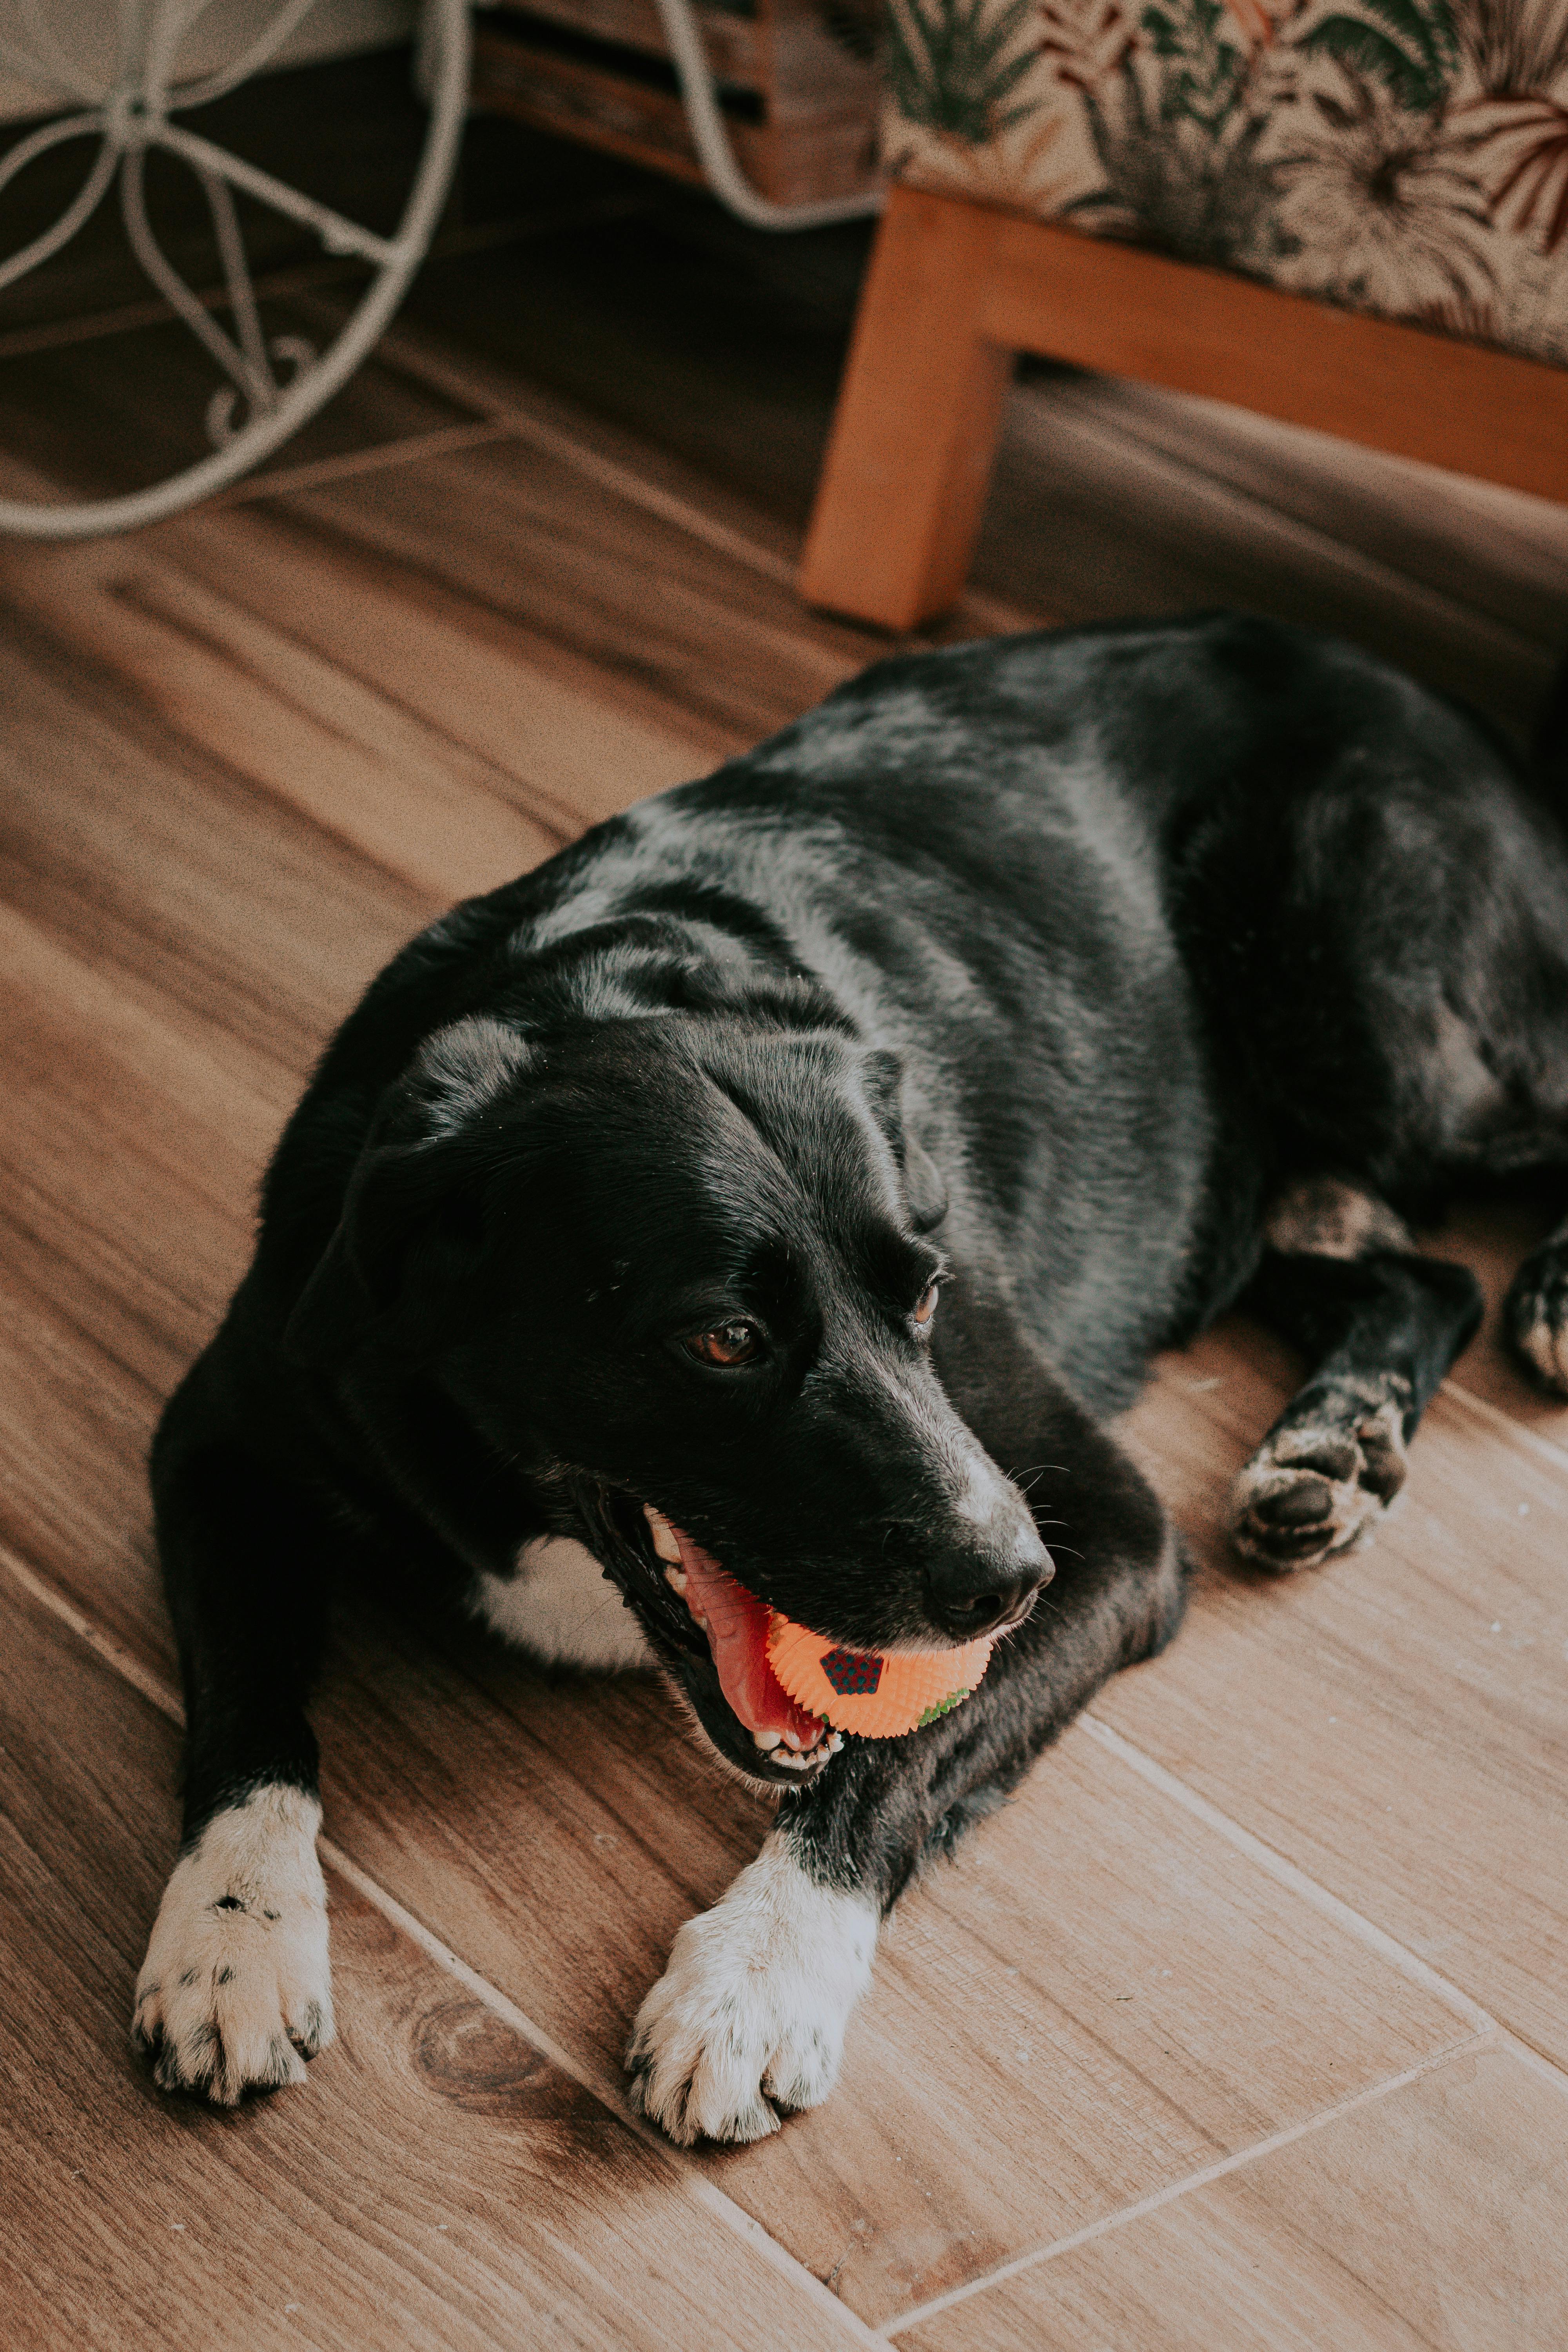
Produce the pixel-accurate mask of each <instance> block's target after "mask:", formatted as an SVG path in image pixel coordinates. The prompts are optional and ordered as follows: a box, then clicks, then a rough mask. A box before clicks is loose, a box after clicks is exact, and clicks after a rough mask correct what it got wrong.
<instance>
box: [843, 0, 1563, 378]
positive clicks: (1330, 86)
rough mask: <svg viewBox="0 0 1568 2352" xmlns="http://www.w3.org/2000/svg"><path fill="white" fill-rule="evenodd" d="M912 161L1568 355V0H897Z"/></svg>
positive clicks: (891, 53)
mask: <svg viewBox="0 0 1568 2352" xmlns="http://www.w3.org/2000/svg"><path fill="white" fill-rule="evenodd" d="M886 8H887V38H886V43H885V50H884V54H885V58H886V69H887V82H888V91H889V103H888V115H887V121H886V124H885V130H884V148H885V152H886V155H887V159H888V162H889V166H890V168H891V169H892V170H893V172H894V173H896V174H897V175H898V176H900V178H903V179H906V180H909V181H910V182H912V183H914V184H917V185H921V186H925V187H933V188H938V189H945V190H948V191H951V192H954V193H959V194H966V195H973V196H978V197H981V198H983V199H984V200H986V201H989V202H993V203H997V204H1004V205H1012V206H1014V207H1019V208H1023V209H1026V210H1028V211H1031V212H1037V213H1041V214H1045V215H1051V216H1055V217H1058V218H1060V219H1063V220H1067V221H1069V222H1072V223H1074V224H1076V225H1077V226H1079V227H1082V228H1087V229H1093V230H1097V231H1099V232H1100V233H1101V234H1103V235H1105V236H1116V237H1121V238H1125V239H1128V240H1130V241H1131V242H1133V243H1136V244H1140V245H1147V246H1152V247H1155V248H1157V249H1158V250H1159V251H1161V252H1164V253H1172V254H1175V255H1178V256H1179V257H1181V258H1183V259H1184V260H1188V261H1198V262H1206V263H1209V264H1212V265H1214V266H1215V267H1218V268H1227V269H1235V270H1240V271H1242V272H1244V273H1245V274H1247V276H1249V277H1255V278H1267V279H1269V280H1270V281H1272V283H1274V284H1275V285H1277V286H1282V287H1285V288H1287V289H1289V290H1290V291H1291V292H1293V293H1299V294H1310V295H1316V296H1319V297H1321V298H1322V299H1326V300H1328V301H1331V302H1339V303H1342V304H1344V305H1345V306H1347V307H1348V308H1350V309H1352V310H1373V311H1376V312H1378V313H1380V314H1381V315H1383V316H1384V317H1386V318H1394V319H1405V320H1414V321H1415V322H1417V323H1419V324H1421V325H1424V326H1429V327H1436V328H1441V329H1445V330H1447V331H1448V332H1449V333H1452V334H1458V335H1463V336H1467V337H1469V338H1471V339H1473V340H1475V341H1481V342H1488V343H1493V344H1497V345H1500V346H1501V347H1502V348H1504V349H1507V350H1512V351H1518V352H1525V353H1528V354H1529V355H1530V356H1531V357H1533V358H1537V359H1544V360H1551V361H1554V362H1557V363H1558V364H1559V365H1563V366H1568V0H1146V5H1139V0H886Z"/></svg>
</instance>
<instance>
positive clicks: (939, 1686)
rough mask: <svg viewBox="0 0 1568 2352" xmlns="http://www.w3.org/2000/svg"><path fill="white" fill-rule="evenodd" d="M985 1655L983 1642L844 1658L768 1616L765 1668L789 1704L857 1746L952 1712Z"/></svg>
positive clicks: (848, 1653)
mask: <svg viewBox="0 0 1568 2352" xmlns="http://www.w3.org/2000/svg"><path fill="white" fill-rule="evenodd" d="M991 1649H992V1643H991V1641H990V1639H989V1638H986V1639H984V1640H982V1641H978V1642H966V1643H964V1644H963V1647H962V1648H961V1649H956V1650H893V1651H889V1653H887V1654H885V1655H878V1654H876V1653H874V1652H871V1653H863V1652H861V1651H858V1650H845V1649H840V1648H838V1647H837V1645H836V1644H835V1643H832V1642H828V1641H825V1640H824V1639H823V1636H822V1635H821V1634H820V1633H807V1631H806V1629H805V1626H804V1625H796V1624H795V1623H794V1622H792V1621H791V1620H790V1619H789V1618H788V1617H781V1616H780V1615H779V1613H778V1612H777V1610H776V1609H775V1610H774V1612H773V1622H772V1624H771V1625H770V1626H769V1628H768V1662H769V1664H771V1665H772V1667H773V1672H774V1674H775V1675H777V1676H778V1678H779V1680H780V1682H781V1683H783V1685H784V1688H785V1690H786V1691H788V1693H789V1695H790V1696H791V1698H793V1699H794V1700H795V1704H796V1705H797V1706H804V1707H805V1709H806V1711H807V1713H808V1714H811V1715H820V1716H824V1717H826V1719H827V1721H828V1722H829V1723H831V1724H832V1725H833V1727H834V1728H835V1730H837V1731H853V1732H857V1733H858V1735H859V1737H860V1738H862V1739H898V1738H900V1737H901V1736H902V1734H903V1733H904V1732H906V1731H916V1730H918V1729H919V1728H920V1727H921V1724H925V1723H931V1722H934V1721H935V1719H936V1717H938V1716H939V1715H945V1714H946V1713H947V1712H948V1710H949V1708H950V1707H954V1706H958V1705H959V1704H960V1702H961V1701H962V1700H963V1699H966V1698H968V1697H969V1696H970V1695H971V1693H972V1692H973V1689H974V1686H975V1685H976V1684H977V1683H978V1682H979V1680H980V1677H981V1675H983V1674H984V1672H985V1669H986V1667H987V1666H988V1665H989V1664H990V1663H991Z"/></svg>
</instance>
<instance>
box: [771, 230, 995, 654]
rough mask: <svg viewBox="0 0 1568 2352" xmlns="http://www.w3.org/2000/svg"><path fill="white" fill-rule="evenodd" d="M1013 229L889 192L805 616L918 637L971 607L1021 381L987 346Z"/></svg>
mask: <svg viewBox="0 0 1568 2352" xmlns="http://www.w3.org/2000/svg"><path fill="white" fill-rule="evenodd" d="M1006 225H1007V216H1006V215H1005V214H1002V213H997V212H988V211H985V210H983V209H982V208H981V207H979V206H978V205H969V204H962V203H954V202H952V201H950V200H949V199H948V198H946V197H944V196H932V195H926V194H921V193H919V192H918V191H916V190H914V189H911V188H895V189H894V190H893V191H892V194H891V195H890V197H889V203H888V209H887V212H886V213H885V214H884V215H883V218H882V225H881V227H880V228H879V231H878V236H877V244H876V248H875V251H874V252H873V255H872V257H871V267H870V269H869V271H868V275H867V278H866V284H865V288H864V289H863V291H862V293H861V297H860V308H859V312H858V316H857V319H856V321H855V334H854V339H853V341H852V342H851V344H850V350H849V364H848V367H847V371H846V373H845V378H844V384H843V389H842V390H841V392H840V393H839V395H838V408H837V415H835V417H834V420H833V431H832V435H831V436H830V438H829V441H828V445H827V457H826V464H825V466H824V467H823V474H822V481H821V484H820V487H819V488H818V490H817V494H816V509H815V511H814V513H813V515H812V520H811V529H810V530H809V532H808V533H807V536H806V542H805V556H804V558H803V561H802V564H801V574H800V586H801V593H802V594H803V595H804V596H805V600H806V602H807V604H820V605H823V606H826V609H827V610H828V611H830V612H834V613H846V614H852V615H853V616H854V617H855V618H856V619H858V620H863V621H877V622H879V623H880V624H881V625H883V627H885V628H889V629H910V628H914V627H916V626H917V625H919V624H920V623H921V621H927V620H931V618H932V617H933V616H934V615H935V614H938V613H942V612H945V611H946V609H947V607H948V606H949V605H950V604H952V603H954V602H955V600H956V599H957V597H958V596H959V594H960V593H961V592H962V590H963V583H964V579H965V576H966V575H967V573H968V570H969V560H970V556H971V554H972V553H973V547H974V540H975V534H976V533H977V531H978V530H979V528H980V518H981V513H982V510H983V509H984V504H985V492H986V488H987V485H988V483H989V481H990V477H991V462H992V458H993V457H994V453H995V447H996V436H997V432H998V429H999V427H1000V425H1001V422H1002V403H1003V399H1004V397H1005V393H1006V390H1007V385H1008V382H1009V379H1010V377H1011V374H1012V366H1013V358H1012V353H1011V352H1009V351H1006V350H1005V349H1004V348H1002V347H1001V346H1000V345H998V344H996V343H993V342H988V341H986V340H985V338H984V335H983V334H982V332H981V331H980V322H981V319H982V316H983V314H984V306H985V302H986V299H987V294H988V291H989V287H988V279H989V275H990V269H991V264H992V258H993V255H994V251H995V247H996V245H997V242H998V238H999V236H1000V235H1001V233H1002V231H1003V230H1004V229H1005V226H1006Z"/></svg>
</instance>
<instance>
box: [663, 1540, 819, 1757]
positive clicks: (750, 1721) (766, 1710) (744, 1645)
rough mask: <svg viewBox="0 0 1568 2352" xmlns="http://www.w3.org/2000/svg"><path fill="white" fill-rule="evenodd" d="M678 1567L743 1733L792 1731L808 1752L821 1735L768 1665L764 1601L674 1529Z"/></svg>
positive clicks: (813, 1718) (813, 1719) (689, 1603)
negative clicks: (728, 1574) (683, 1572)
mask: <svg viewBox="0 0 1568 2352" xmlns="http://www.w3.org/2000/svg"><path fill="white" fill-rule="evenodd" d="M675 1535H676V1539H677V1541H678V1542H679V1546H680V1565H681V1567H682V1568H683V1569H684V1570H686V1605H687V1607H688V1608H689V1610H690V1612H691V1613H692V1615H693V1616H694V1617H695V1618H696V1619H697V1620H698V1621H699V1622H700V1624H701V1625H702V1627H703V1629H704V1631H705V1632H706V1633H707V1635H708V1646H709V1648H710V1650H711V1651H712V1653H713V1664H715V1665H716V1666H717V1667H718V1669H719V1680H720V1682H721V1684H722V1685H723V1690H724V1696H725V1698H726V1699H727V1700H728V1701H729V1703H730V1706H731V1707H732V1708H733V1710H734V1712H735V1714H736V1715H738V1716H739V1717H740V1718H741V1721H742V1723H743V1724H744V1725H745V1727H746V1728H747V1730H748V1731H776V1732H778V1733H779V1734H780V1735H781V1736H782V1737H784V1738H787V1737H788V1735H789V1734H790V1733H791V1732H792V1731H793V1732H794V1733H795V1736H796V1738H798V1739H799V1741H800V1744H801V1746H802V1747H803V1748H814V1747H815V1746H816V1742H817V1740H818V1738H820V1737H821V1733H822V1724H821V1722H820V1720H819V1718H818V1717H816V1716H815V1715H807V1713H806V1711H805V1708H804V1707H803V1706H796V1705H795V1701H794V1699H793V1698H791V1696H790V1695H789V1693H788V1692H787V1691H786V1690H785V1688H784V1685H783V1683H781V1682H780V1680H779V1678H778V1676H777V1675H775V1674H774V1672H773V1667H772V1665H771V1664H770V1663H769V1660H768V1621H769V1619H770V1617H771V1615H772V1613H773V1612H772V1611H771V1610H770V1609H769V1608H768V1606H767V1604H766V1602H765V1601H759V1600H758V1599H757V1598H756V1595H755V1594H754V1593H751V1592H748V1591H746V1588H745V1586H744V1585H743V1584H737V1583H736V1581H735V1580H734V1578H733V1577H732V1576H726V1574H725V1573H724V1570H722V1569H721V1567H720V1565H719V1563H718V1561H717V1560H716V1559H710V1558H709V1556H708V1554H707V1553H706V1552H705V1551H702V1550H700V1549H699V1547H698V1546H697V1545H696V1544H694V1543H693V1542H692V1540H691V1538H690V1537H689V1536H687V1535H682V1533H681V1531H680V1529H679V1528H676V1530H675Z"/></svg>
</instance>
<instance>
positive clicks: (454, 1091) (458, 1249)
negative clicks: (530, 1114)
mask: <svg viewBox="0 0 1568 2352" xmlns="http://www.w3.org/2000/svg"><path fill="white" fill-rule="evenodd" d="M530 1058H531V1055H530V1048H529V1046H528V1045H527V1043H526V1041H525V1040H524V1039H523V1038H521V1037H520V1036H519V1035H518V1034H516V1032H515V1031H514V1030H511V1029H509V1028H507V1027H506V1026H505V1024H503V1023H501V1022H500V1021H494V1020H491V1019H489V1017H488V1016H487V1015H481V1014H469V1015H468V1016H467V1017H466V1018H464V1019H463V1020H461V1021H455V1022H453V1023H452V1024H450V1026H449V1027H447V1028H446V1029H438V1030H437V1031H436V1033H435V1034H434V1035H433V1036H430V1037H427V1038H426V1040H425V1043H424V1044H423V1045H421V1046H420V1048H419V1050H418V1052H417V1053H416V1055H415V1056H414V1059H413V1061H412V1062H411V1063H410V1064H409V1066H408V1067H407V1069H406V1070H405V1072H404V1074H403V1076H402V1077H401V1078H400V1079H399V1080H398V1081H397V1083H396V1084H395V1086H393V1087H388V1089H387V1091H386V1093H385V1095H384V1097H383V1098H382V1101H381V1104H380V1106H379V1108H377V1111H376V1114H375V1118H374V1120H373V1121H372V1124H371V1129H370V1132H369V1134H368V1135H367V1137H366V1138H365V1141H364V1145H363V1149H362V1150H361V1152H360V1156H359V1159H358V1160H357V1161H356V1162H355V1164H354V1169H353V1174H352V1175H351V1177H350V1178H349V1182H348V1189H347V1191H346V1192H345V1193H344V1196H343V1207H342V1215H341V1216H340V1218H339V1219H338V1223H337V1229H336V1231H335V1232H334V1233H333V1234H332V1237H331V1241H330V1242H329V1243H328V1244H327V1246H326V1248H325V1250H324V1251H323V1252H322V1254H321V1258H320V1260H319V1261H318V1263H317V1265H316V1267H315V1270H314V1272H313V1273H312V1274H311V1275H310V1278H309V1280H308V1281H307V1282H306V1284H305V1286H304V1288H303V1290H302V1291H301V1292H300V1297H299V1298H298V1299H297V1301H296V1302H295V1306H294V1309H293V1312H292V1313H291V1315H290V1316H289V1322H288V1325H287V1328H286V1329H285V1331H284V1334H283V1352H284V1354H285V1355H286V1356H287V1357H288V1358H289V1360H291V1361H292V1362H295V1363H298V1364H305V1365H312V1366H324V1365H327V1364H330V1363H332V1362H335V1361H341V1360H342V1358H343V1357H344V1356H346V1355H347V1354H349V1353H350V1351H351V1350H352V1349H353V1348H355V1347H356V1346H357V1345H358V1344H359V1342H360V1341H361V1340H362V1339H363V1338H364V1337H365V1336H366V1334H367V1332H368V1331H369V1330H370V1328H371V1327H372V1326H373V1325H374V1324H375V1323H377V1322H378V1321H382V1320H384V1318H387V1317H388V1316H390V1315H391V1314H392V1313H393V1311H394V1310H395V1307H397V1305H398V1303H399V1301H400V1299H401V1297H402V1295H403V1293H404V1292H405V1289H407V1288H408V1287H409V1286H410V1283H411V1280H413V1279H414V1278H416V1276H425V1277H426V1279H424V1280H422V1281H420V1283H419V1287H420V1289H421V1291H422V1293H427V1294H429V1296H430V1297H432V1298H434V1299H436V1300H437V1301H439V1299H440V1298H441V1297H442V1296H443V1294H444V1293H445V1294H446V1295H447V1296H449V1295H450V1290H451V1284H452V1281H453V1280H454V1278H455V1277H456V1276H458V1275H459V1274H460V1272H461V1270H462V1268H463V1266H464V1265H465V1264H468V1263H471V1262H472V1259H473V1256H474V1255H475V1252H476V1250H477V1248H478V1245H479V1240H480V1238H481V1236H482V1230H483V1220H482V1213H481V1205H480V1192H481V1189H482V1186H483V1183H484V1180H485V1178H486V1177H487V1175H488V1174H489V1172H490V1171H491V1170H492V1168H493V1167H494V1165H495V1158H496V1154H495V1150H494V1148H493V1138H491V1137H489V1136H487V1134H486V1121H485V1114H486V1113H487V1112H488V1111H489V1110H491V1109H493V1108H494V1107H495V1105H496V1104H497V1103H498V1102H499V1100H500V1097H502V1096H503V1095H504V1094H505V1093H506V1091H507V1089H508V1087H510V1083H511V1081H512V1080H513V1079H514V1078H515V1077H516V1076H518V1075H519V1074H520V1073H521V1071H522V1070H523V1069H525V1068H526V1067H527V1066H528V1063H529V1060H530Z"/></svg>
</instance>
